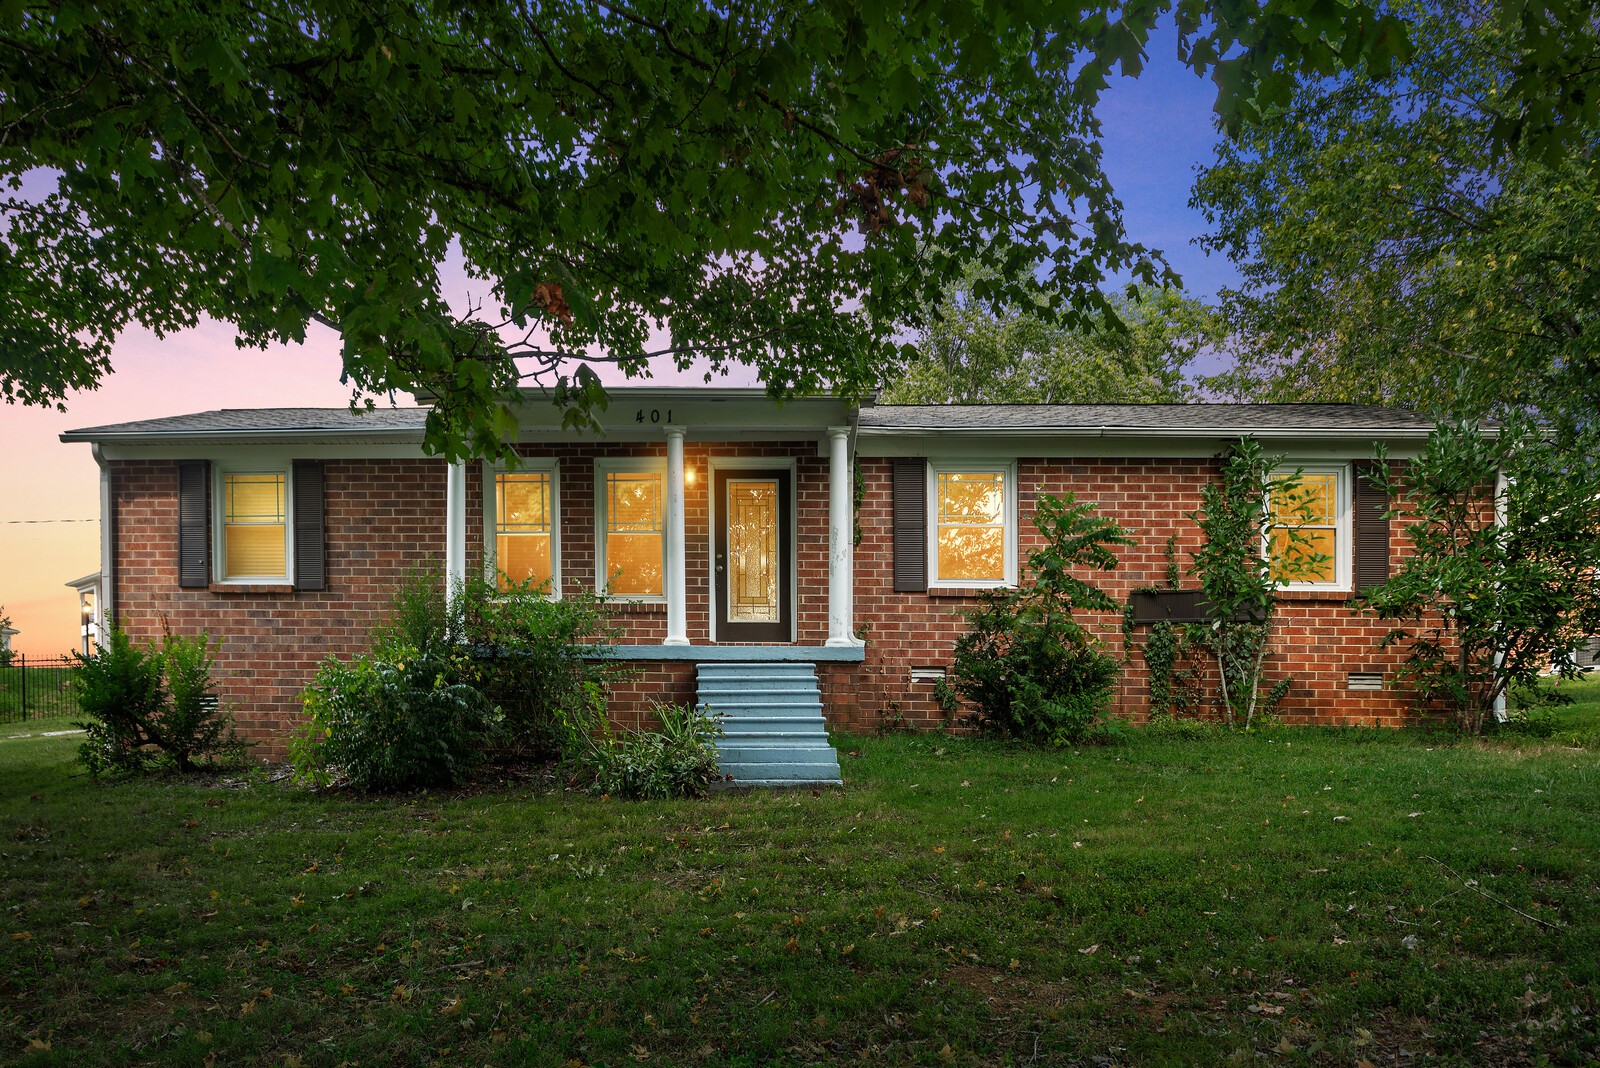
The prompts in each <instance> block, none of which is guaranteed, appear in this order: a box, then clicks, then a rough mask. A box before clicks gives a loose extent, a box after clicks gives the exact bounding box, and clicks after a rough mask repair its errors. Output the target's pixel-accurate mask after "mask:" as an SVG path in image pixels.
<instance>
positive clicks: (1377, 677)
mask: <svg viewBox="0 0 1600 1068" xmlns="http://www.w3.org/2000/svg"><path fill="white" fill-rule="evenodd" d="M1349 688H1350V689H1352V690H1381V689H1383V672H1381V671H1352V672H1351V673H1350V686H1349Z"/></svg>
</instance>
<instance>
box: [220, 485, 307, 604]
mask: <svg viewBox="0 0 1600 1068" xmlns="http://www.w3.org/2000/svg"><path fill="white" fill-rule="evenodd" d="M216 478H217V481H216V486H215V494H216V498H215V499H216V502H217V522H216V523H215V530H216V578H217V581H218V582H241V583H248V582H289V581H291V579H292V572H291V570H290V561H291V560H293V558H294V554H293V551H292V548H291V546H290V543H289V532H290V530H291V529H293V528H292V519H291V515H290V493H289V472H288V471H287V470H285V469H282V468H280V469H277V470H259V471H248V470H226V469H223V468H218V471H217V476H216Z"/></svg>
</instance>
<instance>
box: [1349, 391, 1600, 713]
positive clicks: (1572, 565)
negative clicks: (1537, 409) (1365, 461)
mask: <svg viewBox="0 0 1600 1068" xmlns="http://www.w3.org/2000/svg"><path fill="white" fill-rule="evenodd" d="M1597 447H1600V434H1597V433H1596V431H1595V429H1594V428H1593V427H1590V428H1587V429H1585V430H1582V431H1577V432H1573V433H1570V434H1566V435H1563V436H1561V437H1557V436H1553V435H1549V434H1546V433H1542V432H1541V431H1540V430H1539V428H1537V427H1535V426H1533V425H1532V424H1530V423H1529V422H1528V421H1526V420H1525V419H1522V418H1520V417H1515V418H1512V419H1511V420H1509V421H1508V422H1507V423H1506V424H1505V425H1503V426H1502V427H1500V428H1499V431H1498V433H1487V432H1484V431H1483V430H1481V429H1480V428H1479V427H1477V426H1475V425H1472V424H1469V423H1456V424H1453V425H1444V426H1441V427H1439V428H1438V429H1437V430H1435V431H1434V433H1433V435H1432V436H1431V437H1430V438H1429V440H1428V445H1427V448H1426V449H1424V450H1423V453H1422V455H1421V456H1419V457H1417V458H1416V459H1415V460H1413V461H1411V462H1410V463H1409V464H1408V465H1406V467H1405V468H1404V471H1403V473H1400V474H1395V473H1393V472H1389V471H1388V470H1387V465H1380V468H1381V469H1382V473H1381V475H1380V482H1381V484H1382V486H1383V488H1384V490H1385V492H1387V493H1388V494H1389V499H1390V502H1391V511H1390V513H1389V514H1390V516H1391V518H1400V519H1403V520H1405V521H1406V528H1405V534H1406V538H1407V540H1408V541H1409V542H1410V544H1411V552H1410V554H1409V555H1408V556H1406V557H1405V558H1404V560H1403V562H1402V564H1401V565H1400V568H1399V570H1398V571H1396V573H1395V574H1394V575H1393V576H1391V577H1390V579H1389V581H1388V582H1386V583H1384V585H1383V586H1381V587H1380V588H1378V589H1377V590H1375V591H1373V592H1372V593H1371V594H1370V595H1369V597H1368V599H1367V610H1368V611H1371V612H1373V613H1374V614H1376V615H1378V616H1381V617H1383V618H1385V619H1391V620H1393V621H1394V622H1395V626H1394V629H1392V630H1391V631H1390V632H1389V633H1388V635H1387V636H1386V637H1385V638H1384V645H1385V646H1399V647H1401V648H1403V649H1404V650H1405V651H1406V660H1405V666H1404V668H1403V672H1404V676H1405V677H1406V678H1407V679H1408V680H1409V681H1411V682H1412V684H1413V685H1415V686H1416V688H1417V692H1418V695H1419V696H1420V697H1421V698H1422V699H1423V700H1424V701H1437V702H1440V703H1442V704H1444V705H1445V706H1446V707H1448V708H1449V709H1450V710H1451V712H1452V714H1453V715H1454V716H1455V718H1456V722H1457V724H1458V725H1459V726H1460V727H1461V729H1462V730H1463V731H1466V732H1467V733H1470V734H1476V733H1478V732H1479V731H1481V730H1482V729H1483V724H1484V721H1485V720H1486V719H1487V718H1488V717H1489V716H1490V715H1491V714H1492V713H1493V711H1494V709H1495V708H1496V706H1497V704H1498V703H1499V701H1500V699H1501V698H1502V697H1504V696H1505V695H1506V694H1507V693H1508V692H1509V691H1510V690H1513V689H1516V688H1521V687H1528V686H1531V685H1532V684H1533V683H1535V682H1536V681H1537V680H1538V678H1539V677H1540V676H1541V675H1542V674H1545V673H1547V672H1550V671H1551V670H1554V671H1555V672H1557V673H1558V674H1560V675H1563V676H1571V675H1572V674H1574V673H1575V672H1576V670H1577V669H1576V662H1575V660H1574V658H1573V656H1572V653H1573V650H1574V649H1575V648H1576V647H1577V646H1578V644H1579V643H1580V642H1582V641H1583V640H1584V638H1585V637H1587V636H1589V635H1592V634H1595V633H1600V467H1596V465H1595V462H1594V457H1595V455H1596V450H1597Z"/></svg>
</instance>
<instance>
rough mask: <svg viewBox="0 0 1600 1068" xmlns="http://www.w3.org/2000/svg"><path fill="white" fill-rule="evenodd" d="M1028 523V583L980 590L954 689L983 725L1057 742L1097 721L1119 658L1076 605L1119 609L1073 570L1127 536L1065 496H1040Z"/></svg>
mask: <svg viewBox="0 0 1600 1068" xmlns="http://www.w3.org/2000/svg"><path fill="white" fill-rule="evenodd" d="M1034 524H1035V526H1037V527H1038V529H1039V532H1040V534H1042V535H1043V536H1044V538H1045V547H1044V548H1042V549H1040V550H1038V551H1036V552H1034V553H1033V554H1032V555H1031V556H1030V557H1029V559H1028V567H1029V571H1030V572H1031V573H1032V576H1033V584H1032V585H1030V586H1025V587H1023V588H1021V589H1018V590H1009V591H1005V592H995V593H989V594H986V595H985V596H984V598H983V601H982V603H981V604H980V606H979V607H978V609H977V610H975V611H974V612H972V613H970V614H969V615H968V617H967V622H968V624H969V626H970V630H969V631H968V632H967V633H966V634H964V635H962V636H961V638H959V639H957V641H956V647H955V663H954V671H953V673H952V677H953V682H952V684H951V689H952V690H953V691H954V693H955V694H956V695H958V696H960V697H961V698H964V699H965V700H966V701H968V702H969V703H970V704H971V706H972V713H971V715H970V716H969V720H970V721H971V722H972V723H973V724H974V725H975V726H977V727H978V728H979V729H980V730H983V731H985V732H989V733H997V734H1004V735H1008V736H1010V737H1014V738H1020V739H1023V740H1025V741H1032V742H1043V743H1050V744H1057V745H1064V744H1072V743H1075V742H1079V741H1081V740H1083V739H1084V738H1085V737H1087V736H1089V735H1090V734H1091V732H1093V731H1094V730H1095V729H1096V726H1097V725H1099V724H1103V723H1104V721H1105V719H1106V717H1107V716H1108V714H1109V712H1110V709H1111V699H1112V697H1113V696H1114V695H1115V692H1116V681H1117V675H1118V666H1117V661H1116V659H1115V658H1114V657H1112V656H1110V655H1108V654H1107V653H1106V652H1105V651H1104V650H1103V648H1102V643H1101V642H1100V641H1099V640H1098V639H1096V638H1095V637H1094V636H1093V635H1092V634H1090V633H1089V630H1088V628H1087V627H1085V626H1084V625H1083V624H1082V623H1079V622H1078V621H1077V620H1076V619H1074V618H1073V612H1074V611H1076V610H1090V611H1099V612H1116V611H1117V610H1118V605H1117V603H1116V602H1115V601H1113V600H1112V599H1111V598H1110V597H1109V596H1107V595H1106V594H1105V593H1104V592H1103V591H1101V590H1100V589H1098V588H1096V587H1095V586H1092V585H1090V584H1089V583H1087V582H1084V581H1083V580H1082V579H1079V578H1077V577H1075V576H1074V575H1072V574H1071V573H1070V571H1071V570H1072V569H1082V568H1091V569H1094V570H1099V571H1109V570H1111V569H1112V568H1114V567H1116V566H1117V558H1116V555H1115V554H1114V553H1113V552H1112V549H1111V546H1113V545H1131V544H1133V540H1132V539H1131V538H1129V537H1128V535H1127V533H1126V532H1125V531H1124V530H1123V529H1122V528H1121V527H1120V526H1118V525H1117V524H1116V523H1115V522H1113V521H1111V520H1109V519H1105V518H1102V517H1099V516H1096V515H1094V508H1093V506H1092V505H1088V504H1081V505H1080V504H1077V503H1076V499H1075V498H1074V497H1073V495H1072V494H1070V493H1069V494H1067V495H1066V496H1065V497H1064V498H1061V499H1059V500H1058V499H1057V498H1054V497H1050V496H1048V495H1046V496H1041V497H1040V498H1039V503H1038V508H1037V511H1036V513H1035V515H1034Z"/></svg>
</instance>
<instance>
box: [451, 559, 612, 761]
mask: <svg viewBox="0 0 1600 1068" xmlns="http://www.w3.org/2000/svg"><path fill="white" fill-rule="evenodd" d="M452 628H453V630H454V632H455V633H457V634H459V635H460V637H461V640H462V641H463V642H464V643H465V645H466V646H467V648H468V649H469V650H470V651H471V653H472V681H473V684H474V685H476V686H477V687H478V688H479V689H480V690H481V691H482V692H483V695H484V697H485V698H486V699H487V700H488V701H489V703H491V704H493V705H497V706H498V707H499V708H500V710H501V713H502V714H503V716H504V722H503V741H504V743H506V744H509V745H510V746H511V747H513V748H515V749H518V750H521V751H524V752H527V753H530V754H532V755H535V756H543V757H549V756H569V755H571V754H572V753H574V752H575V751H577V749H579V748H581V746H582V745H583V744H584V743H585V742H586V741H587V740H588V738H589V737H590V736H591V735H592V734H594V733H595V732H596V731H598V730H601V729H603V728H604V726H605V723H606V715H605V712H606V709H605V698H604V689H603V685H602V684H603V682H604V678H605V668H604V667H603V666H602V665H601V664H599V663H597V662H596V661H594V660H593V659H589V658H587V657H586V654H588V656H592V654H593V652H594V650H595V649H596V648H597V647H599V646H601V645H603V644H605V642H606V641H607V640H608V637H609V634H608V628H607V623H606V618H605V613H604V606H603V604H602V602H601V601H600V600H599V599H598V598H596V597H594V596H593V595H587V594H582V593H574V594H568V595H566V596H564V597H562V598H561V599H560V600H551V599H550V598H549V597H547V596H546V595H545V593H544V591H543V588H542V587H539V586H535V585H534V584H533V583H532V582H531V581H525V582H522V583H518V584H511V585H509V586H508V587H506V588H504V589H502V588H500V587H499V586H498V585H496V584H495V583H491V582H486V581H483V580H481V579H472V580H469V581H468V582H466V583H465V584H464V585H463V586H462V588H461V594H460V597H459V598H458V599H457V601H456V604H455V606H454V613H453V623H452Z"/></svg>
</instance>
